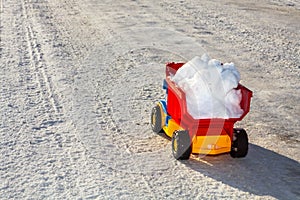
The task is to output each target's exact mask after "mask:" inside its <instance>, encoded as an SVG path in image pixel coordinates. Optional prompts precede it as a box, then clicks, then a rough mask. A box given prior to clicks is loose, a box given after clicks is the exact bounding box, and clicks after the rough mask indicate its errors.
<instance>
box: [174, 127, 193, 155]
mask: <svg viewBox="0 0 300 200" xmlns="http://www.w3.org/2000/svg"><path fill="white" fill-rule="evenodd" d="M172 153H173V156H174V157H175V159H177V160H188V159H189V158H190V155H191V153H192V145H191V140H190V136H189V133H188V131H186V130H178V131H174V134H173V137H172Z"/></svg>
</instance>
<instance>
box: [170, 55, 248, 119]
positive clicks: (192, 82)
mask: <svg viewBox="0 0 300 200" xmlns="http://www.w3.org/2000/svg"><path fill="white" fill-rule="evenodd" d="M172 81H174V82H175V83H176V84H177V85H178V86H179V87H180V88H181V89H182V90H183V91H184V92H185V93H186V101H187V110H188V112H189V114H190V115H191V116H192V117H193V118H195V119H206V118H225V119H228V118H238V117H240V116H241V115H242V114H243V110H242V109H241V107H240V102H241V98H242V96H241V91H240V90H237V89H235V88H236V87H237V86H238V83H239V81H240V73H239V71H238V70H237V68H236V67H235V65H234V63H225V64H222V63H221V62H220V61H219V60H216V59H210V58H209V56H208V55H207V54H204V55H202V57H201V58H200V57H199V56H196V57H194V58H193V59H192V60H190V61H189V62H187V63H186V64H184V65H183V66H182V67H181V68H179V69H178V71H177V72H176V74H175V75H174V76H173V77H172Z"/></svg>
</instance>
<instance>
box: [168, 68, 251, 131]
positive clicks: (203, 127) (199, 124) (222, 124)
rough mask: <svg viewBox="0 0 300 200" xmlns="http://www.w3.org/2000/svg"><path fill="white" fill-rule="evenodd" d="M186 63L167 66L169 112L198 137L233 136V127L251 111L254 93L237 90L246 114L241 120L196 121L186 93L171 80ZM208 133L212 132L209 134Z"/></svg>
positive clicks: (240, 86) (244, 89) (244, 88)
mask: <svg viewBox="0 0 300 200" xmlns="http://www.w3.org/2000/svg"><path fill="white" fill-rule="evenodd" d="M183 64H184V63H168V64H167V65H166V81H167V84H168V98H167V112H168V115H170V116H171V117H172V119H174V120H175V121H176V122H177V123H178V124H180V125H181V127H183V128H184V129H187V130H189V131H190V132H193V134H195V133H197V135H207V134H220V133H221V134H229V135H230V136H232V130H233V125H234V123H235V122H237V121H240V120H242V119H243V118H244V117H245V116H246V115H247V113H248V112H249V110H250V101H251V97H252V91H250V90H249V89H248V88H246V87H244V86H243V85H241V84H239V85H238V88H237V89H240V90H241V93H242V100H241V103H240V106H241V108H242V109H243V110H244V113H243V115H242V116H241V117H239V118H229V119H217V118H216V119H194V118H193V117H192V116H191V115H190V114H189V113H188V112H187V104H186V96H185V93H184V92H183V91H182V90H181V89H180V88H179V87H178V86H177V85H176V84H175V83H174V82H172V81H171V79H170V75H174V74H175V73H176V71H177V70H178V69H179V68H180V67H181V66H182V65H183ZM207 131H212V132H211V133H208V132H207Z"/></svg>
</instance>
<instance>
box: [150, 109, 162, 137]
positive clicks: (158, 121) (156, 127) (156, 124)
mask: <svg viewBox="0 0 300 200" xmlns="http://www.w3.org/2000/svg"><path fill="white" fill-rule="evenodd" d="M151 128H152V130H153V131H154V132H155V133H159V132H161V131H162V116H161V109H160V106H159V105H156V106H155V107H154V108H152V112H151Z"/></svg>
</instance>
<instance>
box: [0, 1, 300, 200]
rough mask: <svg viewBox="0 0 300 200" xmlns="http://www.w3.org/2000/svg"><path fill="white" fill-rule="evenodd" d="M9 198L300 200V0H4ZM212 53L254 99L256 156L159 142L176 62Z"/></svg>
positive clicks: (4, 183) (2, 177) (0, 161)
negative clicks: (157, 108)
mask: <svg viewBox="0 0 300 200" xmlns="http://www.w3.org/2000/svg"><path fill="white" fill-rule="evenodd" d="M0 16H1V18H0V19H1V24H0V42H1V43H0V57H1V62H0V64H1V66H0V67H1V68H0V70H1V73H0V85H1V88H0V105H1V106H0V111H1V122H0V152H1V154H0V199H43V198H47V199H63V198H66V199H164V198H165V199H219V198H224V199H261V198H264V199H299V198H300V193H299V191H300V187H299V185H300V182H299V180H300V164H299V161H300V154H299V153H300V152H299V150H300V136H299V133H300V127H299V125H300V121H299V115H300V106H299V102H300V95H299V91H300V83H299V78H300V56H299V55H300V44H299V41H300V35H299V31H300V24H299V21H300V3H299V1H296V0H291V1H283V0H262V1H257V0H252V1H245V0H241V1H238V2H237V1H232V0H214V1H211V0H203V1H178V2H175V1H171V0H164V1H160V2H159V3H157V2H156V3H154V2H153V1H146V0H145V1H140V0H131V1H130V0H124V1H108V0H102V1H96V0H69V1H62V0H51V1H50V0H41V1H36V0H0ZM204 52H206V53H208V54H209V55H210V56H211V57H214V58H218V59H220V60H223V61H224V62H231V61H233V62H234V63H235V64H236V66H237V67H238V69H239V71H240V72H241V75H242V83H243V84H244V85H246V86H247V87H248V88H250V89H251V90H253V92H254V97H253V101H252V105H251V106H252V107H251V112H250V113H249V115H248V116H247V117H246V118H245V119H244V120H243V121H242V122H239V123H238V124H237V126H239V127H243V128H245V129H246V130H247V131H248V133H249V138H250V142H251V144H250V147H249V148H250V149H249V154H248V156H247V157H246V158H245V159H232V158H231V157H230V156H229V155H221V156H216V157H204V158H192V159H190V160H188V161H184V162H179V161H176V160H175V159H174V158H173V157H172V155H171V148H170V142H169V141H168V140H166V139H164V138H162V137H160V136H158V135H155V134H154V133H152V131H151V128H150V125H149V115H150V111H151V108H152V106H153V105H154V103H155V102H156V101H157V100H158V99H160V98H162V97H163V91H162V90H161V83H162V79H163V78H164V63H166V62H168V61H187V60H189V59H190V58H192V57H194V56H195V55H202V53H204Z"/></svg>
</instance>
